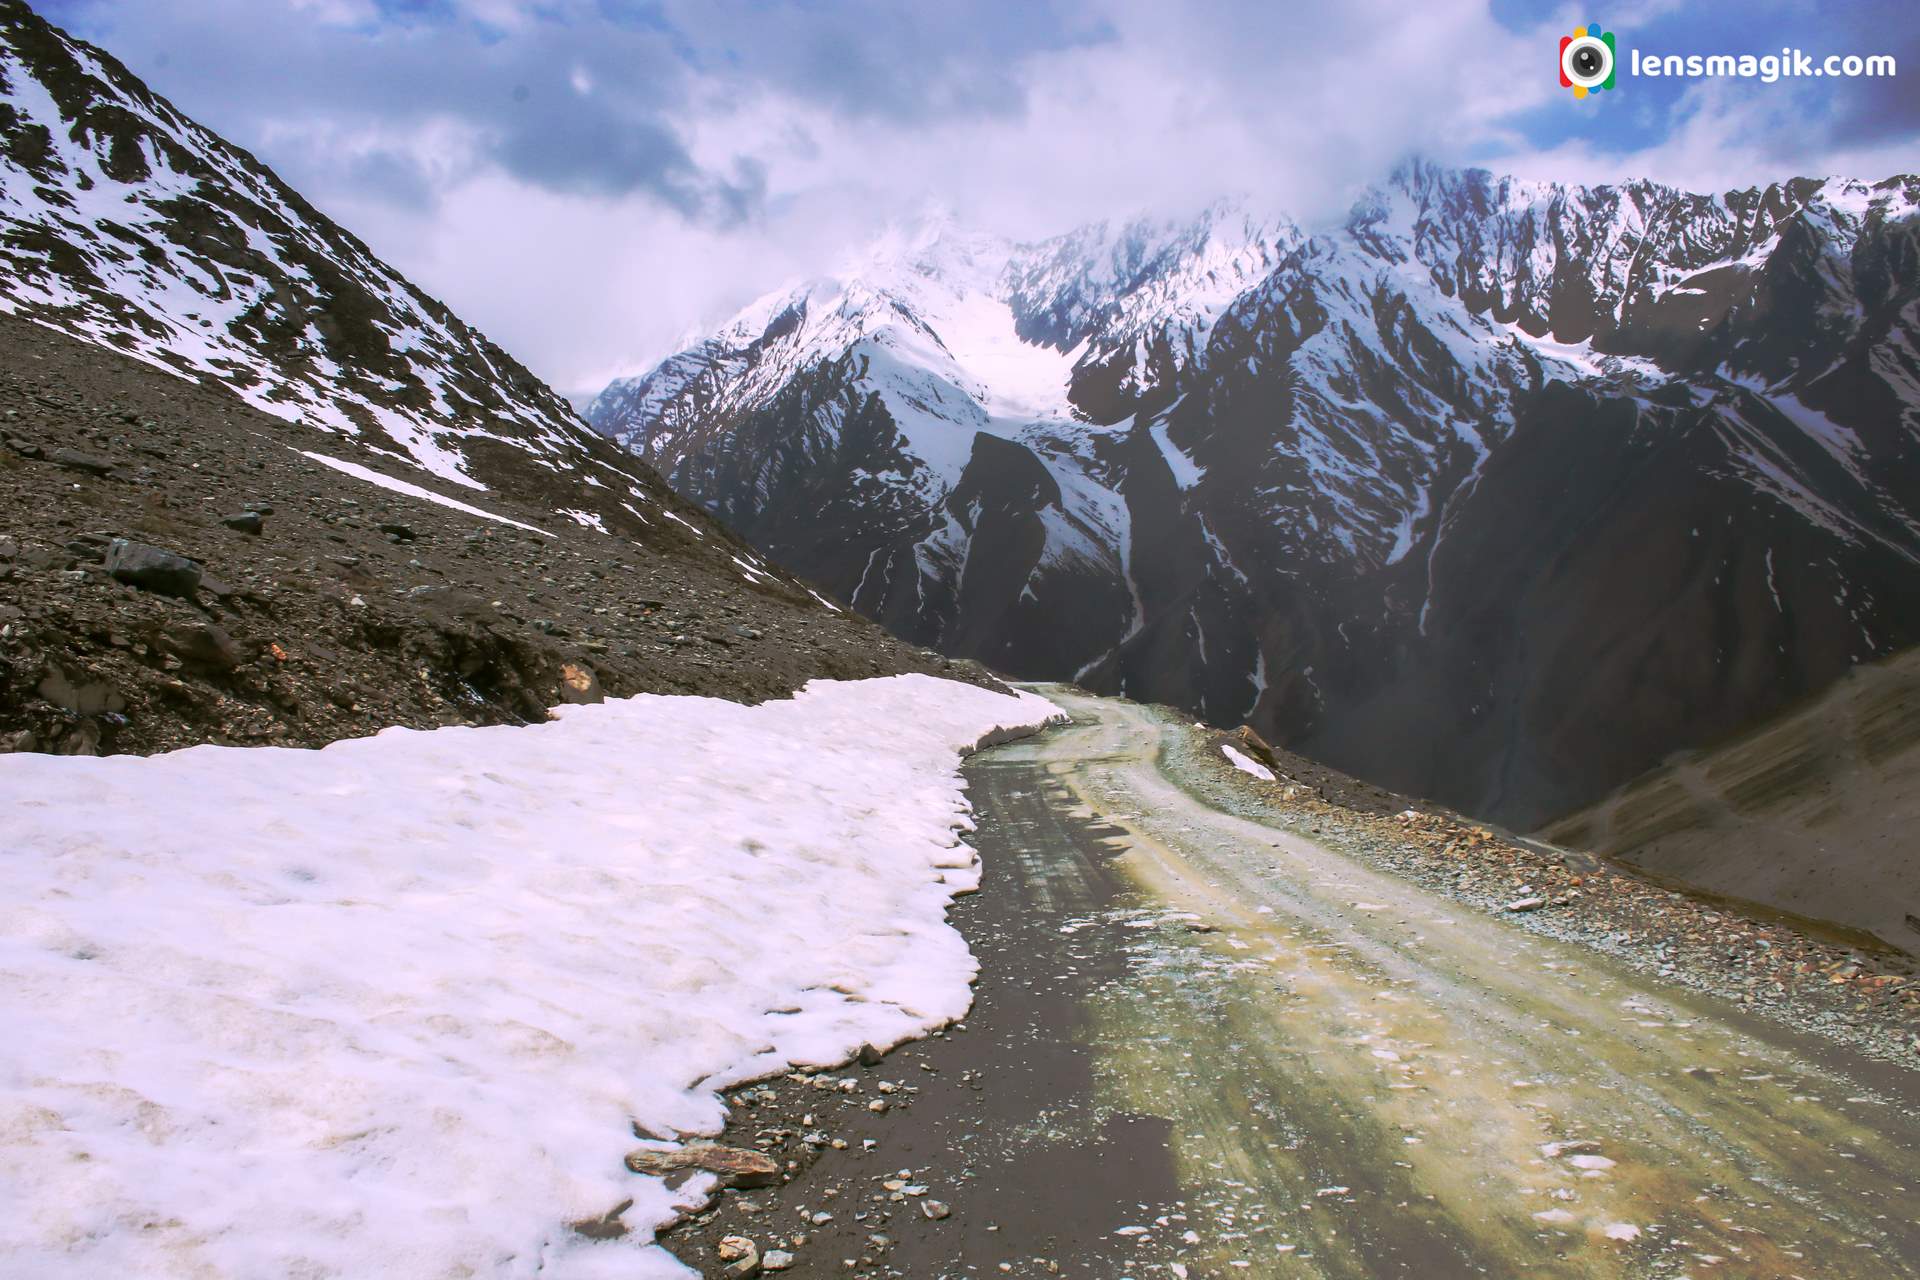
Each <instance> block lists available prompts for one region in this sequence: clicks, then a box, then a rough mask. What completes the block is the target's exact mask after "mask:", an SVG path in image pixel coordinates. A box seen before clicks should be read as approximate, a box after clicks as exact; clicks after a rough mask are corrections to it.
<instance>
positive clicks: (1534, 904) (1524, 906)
mask: <svg viewBox="0 0 1920 1280" xmlns="http://www.w3.org/2000/svg"><path fill="white" fill-rule="evenodd" d="M1546 905H1547V900H1546V899H1545V898H1515V899H1514V900H1513V901H1512V902H1509V903H1508V904H1507V905H1506V910H1508V911H1538V910H1539V909H1540V908H1542V907H1544V906H1546Z"/></svg>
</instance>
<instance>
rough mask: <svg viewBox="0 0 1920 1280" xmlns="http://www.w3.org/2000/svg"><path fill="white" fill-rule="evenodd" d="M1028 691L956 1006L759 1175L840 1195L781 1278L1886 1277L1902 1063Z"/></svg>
mask: <svg viewBox="0 0 1920 1280" xmlns="http://www.w3.org/2000/svg"><path fill="white" fill-rule="evenodd" d="M1046 692H1047V693H1048V694H1049V696H1052V697H1054V698H1056V700H1057V701H1059V702H1060V703H1061V705H1063V706H1064V707H1065V708H1066V709H1067V710H1068V711H1069V712H1070V713H1071V714H1072V715H1073V716H1074V718H1075V723H1074V724H1073V725H1072V726H1070V727H1067V728H1064V729H1061V730H1056V731H1053V732H1050V733H1048V734H1046V735H1044V736H1043V737H1040V738H1037V739H1032V740H1029V741H1027V742H1022V743H1015V744H1012V745H1009V746H1006V747H1003V748H1000V749H998V750H996V751H993V752H991V753H988V754H986V755H983V756H980V757H976V758H975V760H974V762H973V763H972V764H971V765H970V766H969V770H968V772H969V776H970V777H971V779H972V781H973V795H974V801H975V804H976V807H977V809H978V811H979V814H980V826H979V830H978V832H977V833H976V834H975V837H974V839H975V843H976V844H977V846H978V847H979V849H980V851H981V854H982V857H983V859H984V862H985V866H986V870H987V877H988V883H987V885H986V887H985V889H984V890H983V893H982V894H981V896H980V898H979V899H976V900H975V901H974V902H972V903H970V904H968V905H967V906H966V907H965V908H964V911H963V913H962V914H960V915H959V916H958V920H959V923H960V925H961V928H962V930H963V931H964V932H966V933H967V934H968V936H969V939H970V941H971V942H972V943H973V945H974V948H975V950H976V953H978V954H979V955H980V956H981V960H982V965H983V972H982V977H981V982H980V985H979V1004H978V1006H977V1007H976V1010H975V1013H974V1015H973V1016H972V1017H971V1018H970V1019H969V1029H968V1031H967V1033H966V1034H964V1035H950V1036H948V1037H946V1038H945V1039H944V1040H943V1041H935V1042H930V1043H928V1044H927V1045H924V1046H920V1047H917V1048H916V1049H915V1050H914V1059H913V1061H914V1065H915V1066H916V1067H917V1066H918V1065H919V1064H920V1062H921V1061H924V1063H925V1065H926V1067H928V1068H931V1069H930V1070H926V1071H924V1072H922V1071H915V1072H914V1073H913V1082H914V1083H915V1084H916V1085H917V1086H919V1089H918V1093H917V1094H916V1095H915V1098H914V1101H913V1104H912V1105H911V1106H910V1107H903V1108H902V1109H901V1110H900V1111H899V1112H898V1113H896V1114H895V1115H893V1116H889V1117H885V1118H884V1122H881V1121H880V1120H877V1119H875V1118H872V1117H868V1116H866V1115H865V1114H864V1112H862V1113H860V1114H859V1116H858V1119H857V1120H856V1121H853V1122H850V1123H853V1124H854V1125H855V1127H854V1128H850V1129H848V1130H847V1132H848V1133H849V1134H850V1135H851V1136H854V1137H860V1136H861V1135H864V1134H867V1133H871V1134H873V1135H874V1139H873V1140H874V1141H875V1142H876V1143H877V1144H878V1145H877V1149H876V1150H875V1152H874V1154H873V1155H872V1156H871V1157H870V1158H868V1159H866V1160H864V1161H861V1160H842V1161H840V1162H838V1166H837V1167H838V1168H839V1169H840V1170H841V1171H842V1173H841V1175H836V1174H835V1173H834V1172H832V1171H831V1170H833V1169H834V1168H835V1167H836V1163H835V1161H834V1159H833V1158H832V1157H831V1156H830V1157H829V1159H828V1160H826V1161H824V1162H823V1163H822V1165H821V1166H820V1168H818V1169H816V1170H815V1171H814V1172H813V1173H810V1174H808V1175H807V1176H805V1177H803V1178H801V1179H798V1180H796V1181H795V1182H794V1183H793V1184H791V1186H790V1188H789V1189H788V1192H787V1193H783V1194H782V1195H781V1196H780V1197H778V1198H779V1199H781V1200H785V1199H790V1198H794V1197H800V1198H805V1197H807V1196H813V1197H815V1198H816V1199H815V1201H814V1203H816V1204H817V1203H820V1201H819V1200H818V1197H819V1196H820V1195H821V1194H822V1190H821V1188H822V1185H823V1182H824V1181H826V1180H830V1179H832V1178H834V1177H835V1176H844V1177H845V1179H846V1182H847V1185H846V1187H845V1190H846V1191H847V1192H850V1193H851V1194H848V1195H846V1196H845V1197H844V1198H842V1199H840V1200H839V1201H838V1203H837V1204H836V1205H834V1206H833V1207H834V1208H835V1209H836V1213H835V1215H834V1220H833V1221H832V1222H830V1223H826V1224H822V1225H821V1226H820V1228H819V1229H818V1230H817V1231H816V1232H815V1233H814V1236H813V1238H812V1239H811V1240H809V1241H808V1242H807V1247H806V1248H805V1249H804V1250H803V1252H802V1255H801V1259H800V1261H801V1266H800V1268H799V1269H798V1271H797V1272H796V1274H819V1275H826V1274H834V1273H839V1274H844V1273H845V1269H846V1265H847V1262H848V1261H849V1260H851V1261H853V1262H854V1263H855V1265H856V1267H857V1268H858V1269H861V1270H865V1269H869V1268H871V1269H873V1270H875V1271H878V1272H880V1273H883V1274H895V1275H910V1276H926V1277H934V1276H962V1275H982V1274H996V1273H1000V1274H1009V1273H1010V1274H1026V1275H1042V1274H1069V1275H1086V1276H1101V1277H1108V1278H1112V1277H1122V1276H1135V1277H1143V1278H1144V1277H1147V1276H1166V1275H1174V1276H1186V1277H1192V1278H1194V1280H1198V1278H1199V1277H1213V1276H1219V1277H1231V1276H1280V1277H1291V1276H1328V1277H1402V1276H1404V1277H1421V1278H1422V1280H1438V1278H1442V1277H1452V1276H1494V1277H1507V1276H1556V1277H1557V1276H1567V1277H1576V1276H1577V1277H1585V1276H1596V1277H1599V1276H1605V1277H1647V1276H1661V1277H1680V1276H1687V1277H1694V1278H1696V1280H1705V1278H1706V1277H1750V1276H1751V1277H1793V1276H1798V1277H1804V1278H1805V1280H1829V1278H1838V1277H1861V1278H1863V1280H1865V1278H1869V1277H1871V1278H1873V1280H1884V1278H1887V1277H1902V1276H1920V1226H1917V1225H1916V1219H1920V1075H1915V1074H1914V1073H1911V1072H1907V1071H1903V1070H1901V1069H1899V1068H1893V1067H1887V1066H1884V1065H1880V1064H1875V1063H1872V1062H1870V1061H1869V1060H1867V1059H1864V1058H1859V1057H1856V1056H1855V1055H1853V1054H1851V1053H1850V1052H1848V1051H1846V1050H1844V1049H1841V1048H1837V1047H1834V1046H1831V1045H1829V1044H1827V1043H1826V1042H1824V1041H1818V1040H1815V1039H1813V1038H1812V1037H1804V1038H1803V1037H1796V1036H1794V1035H1793V1034H1792V1033H1790V1032H1784V1031H1781V1030H1779V1029H1778V1028H1775V1027H1772V1026H1770V1025H1766V1024H1762V1023H1759V1022H1758V1021H1756V1020H1755V1019H1753V1018H1752V1017H1750V1016H1748V1015H1746V1014H1744V1013H1742V1012H1740V1011H1739V1010H1737V1009H1735V1008H1734V1007H1733V1006H1731V1005H1728V1004H1723V1003H1721V1002H1718V1001H1714V1000H1711V999H1709V998H1706V997H1702V996H1699V995H1697V994H1694V993H1692V992H1688V991H1686V990H1684V989H1681V988H1678V987H1669V986H1664V985H1660V984H1658V983H1657V982H1653V981H1650V980H1649V979H1647V978H1645V977H1642V976H1639V975H1636V974H1632V973H1629V972H1628V971H1626V970H1625V969H1623V968H1621V967H1619V966H1617V965H1615V964H1614V963H1613V962H1611V961H1609V960H1608V959H1607V958H1606V957H1604V956H1601V955H1598V954H1596V953H1594V952H1591V951H1588V950H1586V949H1583V948H1579V947H1575V946H1573V945H1570V944H1563V943H1560V942H1557V941H1555V940H1553V939H1550V938H1544V937H1541V936H1537V935H1535V934H1531V933H1528V932H1525V931H1523V930H1521V929H1519V928H1517V927H1514V926H1513V925H1512V924H1511V923H1510V922H1508V921H1505V920H1501V919H1497V918H1494V917H1490V916H1488V915H1485V914H1482V913H1480V912H1478V911H1475V910H1473V909H1471V908H1467V907H1463V906H1460V905H1458V904H1456V903H1452V902H1449V901H1447V900H1445V899H1443V898H1440V897H1438V896H1436V895H1434V894H1432V893H1429V892H1427V891H1426V890H1423V889H1420V888H1418V887H1415V886H1412V885H1410V884H1408V883H1406V882H1404V881H1401V880H1397V879H1395V878H1392V877H1389V876H1385V875H1382V874H1379V873H1376V872H1374V871H1371V870H1368V869H1367V868H1364V867H1361V866H1360V865H1358V864H1356V863H1355V862H1353V861H1352V860H1351V859H1349V858H1346V857H1344V856H1342V855H1339V854H1336V853H1333V852H1331V851H1329V850H1326V849H1323V848H1321V847H1320V846H1318V845H1316V844H1314V843H1312V842H1311V841H1310V840H1309V839H1306V838H1302V837H1301V836H1298V835H1294V834H1290V833H1288V832H1286V831H1283V830H1281V829H1279V828H1278V827H1277V826H1275V825H1269V824H1267V823H1266V822H1264V821H1261V820H1258V814H1259V812H1260V811H1259V806H1258V804H1257V803H1250V804H1248V805H1247V806H1243V807H1242V813H1243V814H1244V815H1247V816H1242V814H1230V813H1226V812H1222V811H1221V810H1220V809H1218V808H1216V807H1212V806H1210V805H1208V804H1205V803H1203V802H1201V801H1200V800H1198V799H1197V798H1196V797H1195V795H1194V794H1192V793H1191V791H1190V790H1189V789H1188V788H1189V786H1190V785H1191V784H1192V782H1193V780H1194V778H1195V777H1196V776H1197V774H1198V773H1199V772H1200V771H1201V770H1206V769H1212V768H1213V767H1214V766H1213V763H1212V762H1211V761H1210V760H1207V759H1203V758H1200V757H1198V756H1196V754H1195V752H1194V751H1193V750H1192V748H1191V742H1192V740H1193V738H1194V737H1195V735H1192V734H1191V733H1190V731H1189V730H1188V729H1187V728H1186V726H1184V725H1182V724H1180V723H1179V722H1176V721H1170V720H1167V719H1164V718H1162V717H1161V715H1160V714H1159V713H1156V712H1153V711H1150V710H1148V709H1146V708H1141V707H1136V706H1133V705H1130V704H1125V703H1116V702H1112V701H1108V700H1104V699H1087V698H1081V697H1078V696H1075V695H1071V694H1068V693H1064V692H1061V691H1058V690H1052V689H1049V690H1046ZM1183 744H1185V745H1183ZM1213 781H1214V782H1215V783H1217V781H1218V778H1217V775H1215V776H1214V778H1213ZM896 1057H898V1055H896ZM877 1070H878V1071H879V1072H880V1073H881V1074H883V1075H884V1074H885V1073H886V1071H887V1070H888V1068H885V1067H883V1068H879V1069H877ZM904 1070H905V1066H904V1064H903V1065H901V1066H900V1067H899V1068H898V1069H896V1070H894V1074H895V1075H896V1076H898V1075H900V1074H901V1072H902V1071H904ZM863 1096H864V1095H863ZM870 1121H871V1123H870ZM822 1122H823V1123H825V1121H822ZM858 1145H859V1144H858V1143H856V1144H855V1146H856V1148H857V1147H858ZM895 1164H899V1165H902V1166H911V1170H912V1178H913V1179H914V1180H916V1181H920V1182H926V1183H930V1184H932V1185H933V1186H934V1191H933V1194H934V1195H936V1196H941V1197H944V1198H945V1200H946V1201H949V1202H950V1203H951V1207H952V1215H951V1217H949V1218H945V1219H943V1220H940V1221H924V1220H923V1215H921V1214H915V1213H911V1212H910V1210H911V1209H912V1208H913V1205H912V1204H911V1203H908V1204H899V1203H898V1196H897V1195H895V1196H894V1197H891V1199H892V1200H893V1201H894V1202H895V1203H894V1205H892V1206H890V1205H889V1204H888V1199H889V1197H886V1196H884V1195H883V1194H881V1193H880V1192H879V1190H878V1186H879V1180H880V1179H883V1178H885V1177H888V1176H890V1175H891V1174H893V1173H894V1172H895V1171H894V1170H893V1169H892V1167H891V1166H893V1165H895ZM866 1165H872V1166H873V1167H872V1168H867V1167H865V1166H866ZM881 1166H886V1167H885V1168H882V1167H881ZM816 1175H818V1176H816ZM865 1181H873V1182H875V1183H876V1186H875V1187H865V1186H864V1185H862V1184H863V1183H864V1182H865ZM825 1194H827V1195H838V1194H839V1192H838V1191H832V1192H826V1193H825ZM855 1205H861V1206H863V1207H862V1208H861V1209H860V1212H859V1216H858V1218H855V1217H854V1215H852V1214H850V1213H848V1212H846V1210H847V1209H849V1208H852V1207H853V1206H855ZM896 1208H897V1209H898V1210H899V1212H897V1213H896V1212H894V1209H896ZM776 1211H777V1208H776ZM876 1232H884V1233H885V1235H884V1236H883V1239H884V1240H885V1241H886V1243H885V1245H884V1246H881V1245H873V1244H871V1243H870V1240H871V1238H872V1236H873V1234H874V1233H876ZM716 1274H717V1272H716Z"/></svg>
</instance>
